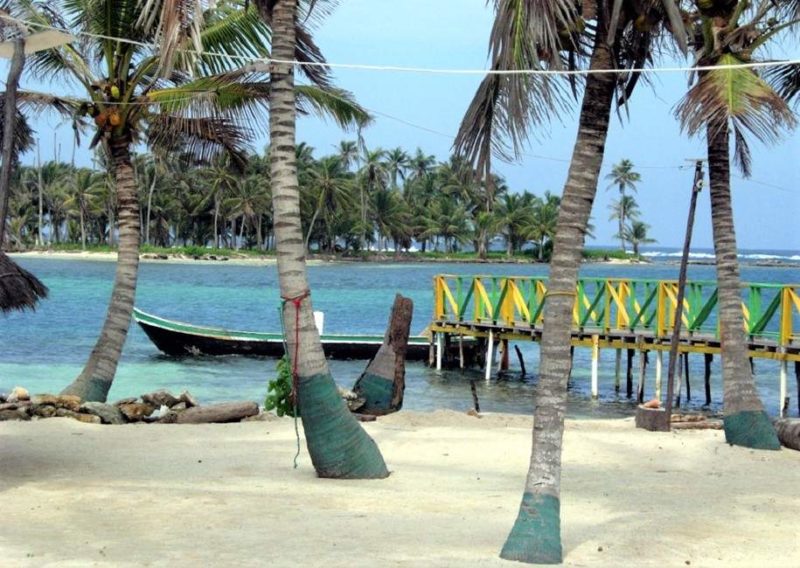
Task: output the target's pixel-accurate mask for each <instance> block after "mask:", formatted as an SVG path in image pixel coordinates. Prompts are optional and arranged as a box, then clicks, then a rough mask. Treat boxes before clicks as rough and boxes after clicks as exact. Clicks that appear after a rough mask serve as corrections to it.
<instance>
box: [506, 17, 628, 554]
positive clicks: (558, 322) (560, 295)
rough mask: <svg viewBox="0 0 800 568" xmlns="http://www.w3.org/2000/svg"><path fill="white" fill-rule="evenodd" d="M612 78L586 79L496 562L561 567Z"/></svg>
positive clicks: (597, 55) (598, 65)
mask: <svg viewBox="0 0 800 568" xmlns="http://www.w3.org/2000/svg"><path fill="white" fill-rule="evenodd" d="M603 37H604V34H601V33H599V32H598V34H597V38H598V39H596V40H595V47H594V52H593V54H592V61H591V69H609V68H611V65H612V59H611V52H610V49H609V47H608V46H607V45H606V44H605V43H604V42H603V39H602V38H603ZM615 82H616V78H615V77H614V75H612V74H594V75H589V76H588V77H587V79H586V91H585V92H584V95H583V104H582V106H581V114H580V122H579V127H578V136H577V141H576V143H575V148H574V150H573V154H572V162H571V164H570V168H569V174H568V176H567V182H566V185H565V187H564V195H563V198H562V200H561V208H560V211H559V214H558V225H557V227H556V234H555V238H554V247H553V257H552V261H551V263H550V284H549V286H550V288H549V290H548V292H547V302H546V303H545V308H544V331H543V334H542V342H541V364H540V368H539V381H538V383H537V385H536V393H535V403H534V409H533V422H534V424H533V449H532V453H531V463H530V468H529V470H528V477H527V480H526V482H525V493H524V495H523V496H522V504H521V506H520V509H519V514H518V515H517V520H516V522H515V523H514V527H513V529H512V530H511V534H510V535H509V536H508V539H507V540H506V543H505V545H504V546H503V550H502V552H501V553H500V556H501V557H502V558H505V559H507V560H519V561H521V562H530V563H542V564H557V563H560V562H561V558H562V552H561V518H560V509H561V503H560V493H561V448H562V442H563V437H564V413H565V411H566V406H567V379H568V378H569V373H570V365H571V363H570V356H569V351H570V348H569V346H570V339H571V335H570V331H571V327H572V325H571V324H572V307H573V302H574V301H575V288H576V285H577V279H578V269H579V268H580V263H581V252H582V250H583V242H584V236H585V231H586V224H587V223H588V221H589V214H590V213H591V209H592V203H593V202H594V197H595V194H596V192H597V180H598V177H599V175H600V166H601V164H602V161H603V150H604V147H605V142H606V135H607V133H608V124H609V116H610V110H611V104H612V102H613V97H614V85H615Z"/></svg>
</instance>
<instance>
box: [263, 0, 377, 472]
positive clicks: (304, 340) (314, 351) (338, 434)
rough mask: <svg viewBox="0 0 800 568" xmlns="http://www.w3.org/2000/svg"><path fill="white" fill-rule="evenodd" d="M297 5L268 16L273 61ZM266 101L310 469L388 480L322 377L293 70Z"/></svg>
mask: <svg viewBox="0 0 800 568" xmlns="http://www.w3.org/2000/svg"><path fill="white" fill-rule="evenodd" d="M296 17H297V0H278V1H277V2H276V3H275V6H274V8H273V13H272V31H273V33H272V57H273V58H275V59H277V60H282V61H292V60H294V53H295V19H296ZM270 74H271V90H270V96H269V103H270V115H269V128H270V168H271V174H272V191H273V197H272V204H273V209H274V219H275V223H274V230H275V242H276V247H277V255H278V278H279V281H280V289H281V296H282V297H283V298H284V299H288V301H286V302H285V303H284V306H283V317H284V321H285V331H286V337H287V347H288V349H289V357H290V359H292V361H293V363H294V365H295V366H296V368H297V374H298V390H297V403H298V406H299V409H300V415H301V416H302V421H303V429H304V431H305V437H306V444H307V446H308V453H309V454H310V456H311V461H312V463H313V464H314V468H315V469H316V471H317V475H319V476H320V477H332V478H341V479H370V478H383V477H387V476H388V475H389V471H388V470H387V468H386V464H385V463H384V461H383V456H382V455H381V453H380V450H379V449H378V446H377V444H375V442H374V441H373V440H372V438H370V437H369V435H367V433H366V432H365V431H364V429H363V428H362V427H361V424H359V423H358V421H357V420H356V419H355V418H354V417H353V415H352V414H351V413H350V411H349V410H348V409H347V406H346V404H345V402H344V401H343V400H342V398H341V396H340V395H339V392H338V389H337V387H336V384H335V383H334V381H333V377H331V374H330V371H329V370H328V364H327V361H326V359H325V355H324V353H323V351H322V345H321V343H320V340H319V334H318V332H317V328H316V326H315V325H314V317H313V312H312V307H311V297H310V296H309V295H308V293H309V287H308V279H307V277H306V262H305V246H304V245H305V243H304V242H303V233H302V227H301V225H300V191H299V187H298V181H297V159H296V155H295V123H296V107H295V91H294V70H293V67H292V66H291V65H287V64H273V67H272V69H271V73H270Z"/></svg>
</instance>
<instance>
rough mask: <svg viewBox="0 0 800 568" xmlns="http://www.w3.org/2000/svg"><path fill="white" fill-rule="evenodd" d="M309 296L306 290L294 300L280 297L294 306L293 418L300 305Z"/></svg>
mask: <svg viewBox="0 0 800 568" xmlns="http://www.w3.org/2000/svg"><path fill="white" fill-rule="evenodd" d="M310 295H311V290H306V291H305V292H303V293H302V294H300V295H299V296H295V297H294V298H287V297H285V296H281V299H282V300H283V303H284V304H286V303H291V304H292V305H294V355H293V356H292V404H293V405H294V408H295V412H294V414H295V417H296V416H297V383H298V380H299V375H298V373H297V358H298V354H299V350H300V305H301V304H302V303H303V300H305V299H306V298H308V297H309V296H310Z"/></svg>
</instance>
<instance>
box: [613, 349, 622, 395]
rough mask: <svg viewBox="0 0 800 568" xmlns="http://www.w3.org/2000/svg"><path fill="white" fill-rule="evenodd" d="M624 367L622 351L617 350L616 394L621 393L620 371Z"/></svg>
mask: <svg viewBox="0 0 800 568" xmlns="http://www.w3.org/2000/svg"><path fill="white" fill-rule="evenodd" d="M621 367H622V349H616V354H615V359H614V392H619V378H620V369H621Z"/></svg>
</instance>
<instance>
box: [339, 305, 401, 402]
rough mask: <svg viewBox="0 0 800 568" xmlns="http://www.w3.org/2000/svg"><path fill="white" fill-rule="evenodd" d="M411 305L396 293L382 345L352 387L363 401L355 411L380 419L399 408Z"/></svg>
mask: <svg viewBox="0 0 800 568" xmlns="http://www.w3.org/2000/svg"><path fill="white" fill-rule="evenodd" d="M413 313H414V302H412V301H411V299H410V298H405V297H403V296H401V295H400V294H397V296H395V299H394V304H393V305H392V313H391V315H390V316H389V325H388V327H387V329H386V334H385V335H384V338H383V344H382V345H381V346H380V348H379V349H378V352H377V353H376V354H375V357H374V358H373V359H372V361H370V362H369V364H368V365H367V368H366V369H365V370H364V372H363V373H362V374H361V376H360V377H359V378H358V380H357V381H356V384H355V385H354V386H353V391H354V392H355V393H356V394H357V395H358V396H359V397H360V398H363V399H364V400H365V401H366V402H365V404H364V406H362V407H361V408H359V409H358V410H357V412H359V413H361V414H372V415H375V416H382V415H384V414H390V413H392V412H397V411H398V410H400V409H401V408H402V406H403V393H404V391H405V388H406V349H407V347H408V334H409V331H410V329H411V318H412V316H413Z"/></svg>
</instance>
